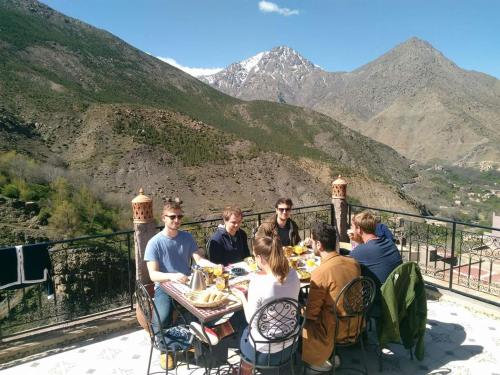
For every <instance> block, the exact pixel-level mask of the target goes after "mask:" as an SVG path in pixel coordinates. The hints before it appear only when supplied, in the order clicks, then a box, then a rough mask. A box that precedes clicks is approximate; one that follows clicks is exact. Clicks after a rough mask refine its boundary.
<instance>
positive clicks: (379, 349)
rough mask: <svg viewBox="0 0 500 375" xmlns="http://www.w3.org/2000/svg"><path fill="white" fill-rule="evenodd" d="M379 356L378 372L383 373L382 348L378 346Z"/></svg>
mask: <svg viewBox="0 0 500 375" xmlns="http://www.w3.org/2000/svg"><path fill="white" fill-rule="evenodd" d="M377 352H378V353H377V354H378V372H382V359H383V358H382V354H383V353H382V347H381V346H379V345H377Z"/></svg>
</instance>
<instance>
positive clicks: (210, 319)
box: [160, 248, 320, 373]
mask: <svg viewBox="0 0 500 375" xmlns="http://www.w3.org/2000/svg"><path fill="white" fill-rule="evenodd" d="M287 258H288V259H289V261H291V263H292V264H293V265H294V268H295V269H297V271H299V270H301V271H304V272H305V273H306V274H309V276H310V273H311V272H312V271H313V270H314V269H315V268H316V267H317V266H318V265H319V264H320V259H319V257H317V256H315V255H314V254H313V251H312V249H309V248H303V249H302V251H300V253H299V254H297V253H295V252H292V253H290V254H289V256H288V257H287ZM234 270H238V271H241V270H243V271H242V272H241V274H240V273H238V274H237V275H235V274H234V272H233V271H234ZM254 272H258V269H257V267H256V265H255V264H250V263H249V262H248V261H246V262H245V261H242V262H238V263H234V264H231V265H229V266H226V267H225V268H224V273H226V274H229V275H231V277H230V278H228V285H227V288H226V289H225V293H226V294H227V302H226V303H224V304H221V305H219V306H216V307H197V306H195V305H194V304H193V302H192V300H191V299H190V298H189V295H190V292H191V288H190V287H189V285H187V284H184V283H180V282H176V281H164V282H162V283H160V287H161V288H162V289H163V290H164V291H165V293H167V294H168V295H169V296H170V297H171V298H172V299H173V300H174V301H175V303H177V304H178V305H180V306H182V307H183V308H184V309H185V310H187V311H188V312H189V313H191V315H192V316H193V317H195V318H196V319H197V320H198V321H199V322H200V325H201V327H202V329H201V333H202V334H203V335H204V336H205V337H204V339H205V340H203V341H204V342H205V344H207V345H208V347H209V350H210V352H211V351H212V348H213V346H212V344H211V343H210V339H209V338H208V336H207V334H206V332H205V327H209V326H213V325H214V323H215V324H217V323H218V322H220V321H224V320H227V319H225V318H227V317H228V316H230V315H231V314H232V313H235V312H237V311H241V310H243V305H242V303H241V301H240V300H239V299H238V298H237V297H236V296H235V295H234V294H233V293H232V292H231V289H232V288H234V287H235V286H236V285H237V284H242V283H245V282H246V283H247V284H246V285H248V282H249V281H250V279H251V277H252V274H253V273H254ZM309 282H310V277H309V278H303V279H301V289H302V288H307V287H308V286H309ZM207 289H213V290H214V291H215V290H216V287H215V285H209V286H208V287H207ZM211 368H212V367H211V364H210V365H209V366H208V367H205V370H206V371H207V373H209V371H210V369H211Z"/></svg>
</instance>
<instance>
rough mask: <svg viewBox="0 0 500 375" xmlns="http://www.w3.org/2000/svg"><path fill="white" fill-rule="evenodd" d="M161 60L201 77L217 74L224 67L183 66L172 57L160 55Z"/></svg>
mask: <svg viewBox="0 0 500 375" xmlns="http://www.w3.org/2000/svg"><path fill="white" fill-rule="evenodd" d="M157 58H158V59H160V60H161V61H164V62H166V63H167V64H170V65H172V66H175V67H176V68H178V69H180V70H183V71H185V72H186V73H187V74H190V75H192V76H193V77H201V76H208V75H211V74H215V73H217V72H220V71H221V70H222V69H223V68H190V67H188V66H182V65H181V64H179V63H178V62H177V61H175V60H174V59H172V58H171V57H158V56H157Z"/></svg>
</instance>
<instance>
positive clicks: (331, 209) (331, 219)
mask: <svg viewBox="0 0 500 375" xmlns="http://www.w3.org/2000/svg"><path fill="white" fill-rule="evenodd" d="M335 221H336V220H335V208H334V207H333V203H330V224H331V225H332V227H335ZM335 229H338V228H335Z"/></svg>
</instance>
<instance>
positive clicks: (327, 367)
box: [309, 360, 332, 372]
mask: <svg viewBox="0 0 500 375" xmlns="http://www.w3.org/2000/svg"><path fill="white" fill-rule="evenodd" d="M309 367H310V368H311V369H313V370H314V371H318V372H328V371H330V370H331V369H332V364H331V363H330V361H329V360H326V361H325V362H323V363H322V364H321V365H309Z"/></svg>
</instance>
